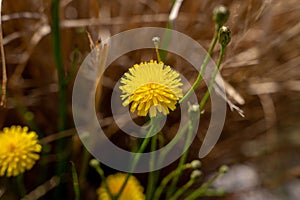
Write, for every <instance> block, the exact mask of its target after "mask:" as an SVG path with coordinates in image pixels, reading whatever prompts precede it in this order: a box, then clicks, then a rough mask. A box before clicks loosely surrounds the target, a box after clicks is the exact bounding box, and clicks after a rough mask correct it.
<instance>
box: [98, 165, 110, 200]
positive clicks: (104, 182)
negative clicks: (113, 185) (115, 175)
mask: <svg viewBox="0 0 300 200" xmlns="http://www.w3.org/2000/svg"><path fill="white" fill-rule="evenodd" d="M93 167H94V168H95V169H96V171H97V172H98V174H99V175H100V177H101V180H102V182H103V185H104V187H105V189H106V191H107V193H108V195H109V197H110V199H111V200H116V198H115V197H114V195H113V194H112V193H111V191H110V188H109V187H108V184H107V181H106V178H105V175H104V172H103V170H102V169H101V167H100V165H93Z"/></svg>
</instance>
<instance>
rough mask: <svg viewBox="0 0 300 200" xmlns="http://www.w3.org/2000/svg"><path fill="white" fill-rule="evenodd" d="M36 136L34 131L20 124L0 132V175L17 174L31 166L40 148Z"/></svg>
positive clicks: (36, 158)
mask: <svg viewBox="0 0 300 200" xmlns="http://www.w3.org/2000/svg"><path fill="white" fill-rule="evenodd" d="M37 138H38V136H37V134H36V133H35V132H33V131H30V132H28V128H27V127H21V126H11V127H10V128H7V127H6V128H4V129H3V131H2V132H0V176H5V174H6V176H7V177H10V176H17V175H19V174H21V173H23V172H24V171H25V170H30V169H31V168H32V167H33V165H34V164H35V162H36V160H38V159H39V158H40V156H39V155H38V153H39V152H41V149H42V146H41V145H40V144H38V139H37Z"/></svg>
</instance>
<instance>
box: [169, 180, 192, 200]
mask: <svg viewBox="0 0 300 200" xmlns="http://www.w3.org/2000/svg"><path fill="white" fill-rule="evenodd" d="M194 182H195V180H194V179H190V180H189V181H188V182H187V183H186V184H184V185H183V186H182V187H181V188H180V189H179V190H177V192H175V194H174V195H173V196H172V197H171V198H170V199H169V200H177V199H178V197H180V196H181V195H182V194H183V193H184V192H185V191H187V190H188V189H189V188H190V187H191V186H192V185H193V184H194Z"/></svg>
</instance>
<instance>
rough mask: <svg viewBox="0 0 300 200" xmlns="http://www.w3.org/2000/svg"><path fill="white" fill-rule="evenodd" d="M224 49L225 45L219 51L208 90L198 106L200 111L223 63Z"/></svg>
mask: <svg viewBox="0 0 300 200" xmlns="http://www.w3.org/2000/svg"><path fill="white" fill-rule="evenodd" d="M225 49H226V46H225V45H222V47H221V49H220V55H219V59H218V63H217V66H216V68H215V70H214V73H213V76H212V79H211V80H210V83H209V86H208V90H207V91H206V93H205V95H204V97H203V98H202V99H201V102H200V104H199V107H200V110H202V109H203V107H204V105H205V103H206V102H207V99H208V97H209V95H210V92H211V90H212V88H213V86H214V82H215V79H216V76H217V74H218V72H219V69H220V65H221V63H222V61H223V58H224V55H225Z"/></svg>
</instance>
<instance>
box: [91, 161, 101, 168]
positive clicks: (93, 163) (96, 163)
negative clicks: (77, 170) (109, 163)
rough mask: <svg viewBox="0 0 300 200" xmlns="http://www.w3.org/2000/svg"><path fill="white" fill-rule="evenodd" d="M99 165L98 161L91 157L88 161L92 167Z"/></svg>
mask: <svg viewBox="0 0 300 200" xmlns="http://www.w3.org/2000/svg"><path fill="white" fill-rule="evenodd" d="M99 165H100V162H99V161H98V160H96V159H92V160H91V161H90V166H92V167H97V166H99Z"/></svg>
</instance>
